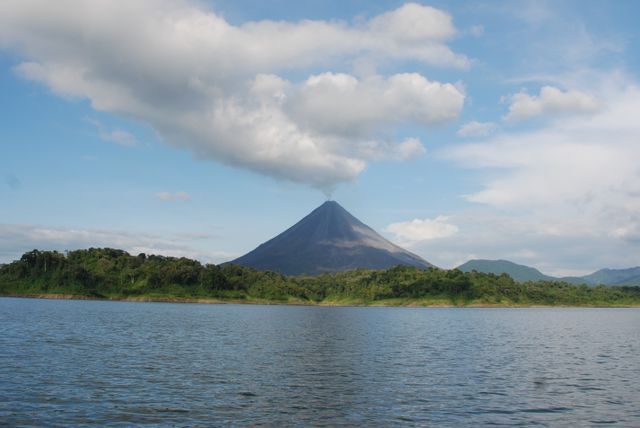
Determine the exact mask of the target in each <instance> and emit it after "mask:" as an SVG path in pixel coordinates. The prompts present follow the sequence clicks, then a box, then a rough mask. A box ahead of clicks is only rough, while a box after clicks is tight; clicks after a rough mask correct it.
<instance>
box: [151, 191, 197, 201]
mask: <svg viewBox="0 0 640 428" xmlns="http://www.w3.org/2000/svg"><path fill="white" fill-rule="evenodd" d="M156 198H158V199H160V200H161V201H188V200H189V199H191V197H190V196H189V194H188V193H187V192H176V193H171V192H158V193H156Z"/></svg>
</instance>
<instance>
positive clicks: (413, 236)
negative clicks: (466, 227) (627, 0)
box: [385, 216, 459, 245]
mask: <svg viewBox="0 0 640 428" xmlns="http://www.w3.org/2000/svg"><path fill="white" fill-rule="evenodd" d="M385 230H386V231H387V232H391V233H393V234H394V235H395V239H396V240H397V241H398V242H401V243H403V245H412V244H415V243H416V242H422V241H430V240H433V239H441V238H446V237H449V236H452V235H455V234H456V233H458V230H459V229H458V226H456V225H455V224H452V223H451V222H450V221H449V217H446V216H437V217H436V218H434V219H429V218H425V219H418V218H416V219H414V220H410V221H404V222H399V223H392V224H390V225H389V226H387V227H386V229H385Z"/></svg>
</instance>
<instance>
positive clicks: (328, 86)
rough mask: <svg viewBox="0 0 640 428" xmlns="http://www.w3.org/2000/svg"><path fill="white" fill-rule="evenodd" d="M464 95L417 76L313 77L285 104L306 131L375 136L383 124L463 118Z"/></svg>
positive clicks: (449, 86)
mask: <svg viewBox="0 0 640 428" xmlns="http://www.w3.org/2000/svg"><path fill="white" fill-rule="evenodd" d="M463 104H464V94H463V93H461V92H460V91H459V90H458V89H457V88H456V87H455V86H454V85H452V84H450V83H446V84H442V83H439V82H431V81H429V80H427V79H426V78H425V77H423V76H421V75H419V74H416V73H403V74H395V75H393V76H391V77H389V78H388V79H384V78H382V77H379V76H376V77H371V78H369V79H367V80H364V81H359V80H358V79H356V78H355V77H353V76H350V75H347V74H334V73H324V74H321V75H315V76H311V77H309V79H307V81H306V82H305V83H304V84H303V85H302V86H301V87H300V88H299V90H298V91H297V92H296V93H295V94H293V95H292V96H291V97H290V98H289V99H288V100H287V102H286V103H285V109H286V110H287V111H288V112H289V115H290V116H291V117H292V118H293V119H294V120H295V121H296V122H297V123H298V124H301V125H303V126H304V127H305V128H309V129H311V130H314V131H317V132H320V133H323V134H332V133H333V134H338V135H345V136H358V135H370V134H371V133H372V131H374V130H376V129H377V128H379V126H380V124H385V125H387V126H388V125H393V124H396V123H403V122H405V123H406V122H414V123H418V124H425V125H428V124H433V123H439V122H445V121H448V120H452V119H455V118H456V117H458V114H459V113H460V111H461V109H462V106H463Z"/></svg>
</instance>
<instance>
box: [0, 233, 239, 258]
mask: <svg viewBox="0 0 640 428" xmlns="http://www.w3.org/2000/svg"><path fill="white" fill-rule="evenodd" d="M214 238H215V237H214V236H210V235H203V234H190V233H176V234H167V233H166V232H163V233H142V232H128V231H118V230H99V229H82V228H66V227H50V226H39V225H22V224H0V262H2V263H5V262H10V261H12V260H16V259H18V258H20V256H21V255H22V254H23V253H24V252H26V251H30V250H32V249H34V248H37V249H40V250H57V251H64V250H67V249H69V250H75V249H79V248H89V247H110V248H118V249H123V250H125V251H128V252H129V253H131V254H138V253H141V252H144V253H146V254H159V255H165V256H172V257H189V258H192V259H196V260H200V261H202V262H208V263H221V262H224V261H228V260H230V259H233V258H235V257H237V256H238V255H237V254H231V253H227V252H224V251H212V250H210V248H211V246H212V242H211V241H212V240H213V239H214ZM203 244H205V245H203ZM207 247H208V248H207Z"/></svg>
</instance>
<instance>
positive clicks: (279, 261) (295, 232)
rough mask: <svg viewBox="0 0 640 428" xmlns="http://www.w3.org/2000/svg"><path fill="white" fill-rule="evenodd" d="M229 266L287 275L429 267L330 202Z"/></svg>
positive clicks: (335, 203) (430, 265)
mask: <svg viewBox="0 0 640 428" xmlns="http://www.w3.org/2000/svg"><path fill="white" fill-rule="evenodd" d="M232 263H237V264H240V265H243V266H251V267H254V268H256V269H260V270H273V271H277V272H281V273H283V274H287V275H300V274H309V275H314V274H318V273H322V272H335V271H342V270H349V269H356V268H367V269H386V268H389V267H392V266H395V265H399V264H403V265H409V266H416V267H421V268H428V267H432V266H433V265H432V264H431V263H429V262H427V261H425V260H423V259H422V258H420V257H418V256H417V255H415V254H412V253H410V252H408V251H406V250H404V249H402V248H400V247H398V246H397V245H395V244H392V243H391V242H389V241H388V240H386V239H384V238H383V237H382V236H380V235H379V234H378V233H376V232H375V231H374V230H373V229H371V228H370V227H369V226H367V225H366V224H364V223H362V222H361V221H360V220H358V219H357V218H355V217H354V216H352V215H351V214H349V212H348V211H347V210H345V209H344V208H342V207H341V206H340V204H338V203H337V202H334V201H327V202H325V203H324V204H322V205H320V206H319V207H318V208H316V209H315V210H313V211H312V212H311V213H310V214H309V215H308V216H306V217H305V218H303V219H302V220H300V221H299V222H298V223H296V224H295V225H293V226H292V227H290V228H289V229H287V230H285V231H284V232H282V233H281V234H280V235H278V236H276V237H275V238H273V239H271V240H269V241H267V242H265V243H264V244H262V245H260V246H259V247H258V248H256V249H255V250H253V251H251V252H249V253H247V254H245V255H244V256H242V257H239V258H237V259H235V260H234V261H232Z"/></svg>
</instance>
